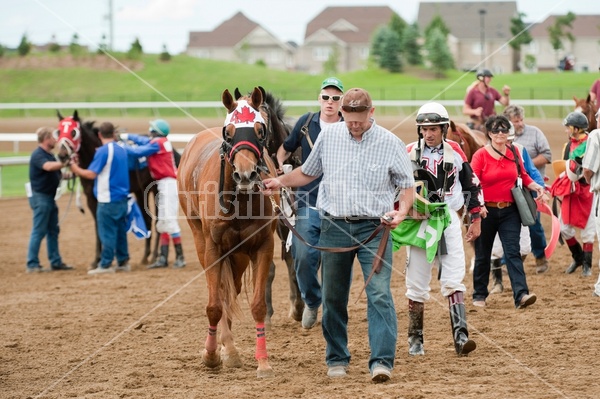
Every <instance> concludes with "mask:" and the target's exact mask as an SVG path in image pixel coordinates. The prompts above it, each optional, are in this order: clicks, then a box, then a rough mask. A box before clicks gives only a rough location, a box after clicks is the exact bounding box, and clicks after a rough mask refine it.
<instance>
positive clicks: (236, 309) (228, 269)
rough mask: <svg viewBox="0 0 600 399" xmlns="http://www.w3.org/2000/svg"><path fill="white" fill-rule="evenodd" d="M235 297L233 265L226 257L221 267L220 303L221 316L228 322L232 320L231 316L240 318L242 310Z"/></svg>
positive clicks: (236, 293)
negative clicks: (221, 307)
mask: <svg viewBox="0 0 600 399" xmlns="http://www.w3.org/2000/svg"><path fill="white" fill-rule="evenodd" d="M237 297H238V292H237V289H236V288H235V281H234V279H233V264H232V263H231V259H230V258H229V257H226V258H225V259H224V260H223V266H222V267H221V301H222V303H223V316H225V317H227V319H228V320H231V319H233V316H236V317H237V318H238V319H240V320H241V318H242V315H243V313H242V308H241V307H240V305H239V303H238V301H237Z"/></svg>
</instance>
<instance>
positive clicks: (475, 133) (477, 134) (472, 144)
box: [446, 121, 487, 162]
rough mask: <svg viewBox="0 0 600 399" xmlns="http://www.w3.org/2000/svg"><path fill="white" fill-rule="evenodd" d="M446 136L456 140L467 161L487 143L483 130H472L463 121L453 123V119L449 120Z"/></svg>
mask: <svg viewBox="0 0 600 399" xmlns="http://www.w3.org/2000/svg"><path fill="white" fill-rule="evenodd" d="M446 138H447V139H448V140H452V141H456V142H457V143H458V144H459V145H460V148H462V150H463V152H464V153H465V156H466V157H467V160H468V161H469V162H471V158H472V157H473V154H475V152H476V151H477V150H478V149H480V148H481V147H483V146H485V145H486V143H487V138H486V137H485V134H484V133H483V132H481V131H479V130H473V129H471V128H469V127H468V126H467V125H466V124H465V123H455V122H454V121H450V126H449V127H448V132H447V133H446Z"/></svg>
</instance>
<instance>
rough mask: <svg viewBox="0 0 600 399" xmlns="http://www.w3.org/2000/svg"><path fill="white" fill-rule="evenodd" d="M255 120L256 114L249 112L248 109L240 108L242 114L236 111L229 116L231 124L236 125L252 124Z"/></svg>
mask: <svg viewBox="0 0 600 399" xmlns="http://www.w3.org/2000/svg"><path fill="white" fill-rule="evenodd" d="M255 118H256V114H255V113H254V112H253V111H251V110H250V107H246V106H244V107H242V112H240V111H238V110H237V109H236V110H235V111H233V115H232V116H231V123H233V124H234V125H235V124H238V123H251V122H254V119H255Z"/></svg>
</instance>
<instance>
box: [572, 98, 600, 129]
mask: <svg viewBox="0 0 600 399" xmlns="http://www.w3.org/2000/svg"><path fill="white" fill-rule="evenodd" d="M573 100H574V101H575V109H574V111H579V112H581V113H583V114H584V115H585V116H586V117H587V119H588V122H589V124H590V126H589V128H588V132H591V131H592V130H594V129H596V128H597V127H598V125H597V123H596V112H598V105H596V104H594V103H593V102H592V99H591V98H590V95H589V94H588V95H587V98H577V97H575V96H573Z"/></svg>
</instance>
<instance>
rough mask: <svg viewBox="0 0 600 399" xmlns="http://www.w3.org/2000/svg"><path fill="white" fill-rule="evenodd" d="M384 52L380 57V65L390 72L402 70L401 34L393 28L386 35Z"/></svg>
mask: <svg viewBox="0 0 600 399" xmlns="http://www.w3.org/2000/svg"><path fill="white" fill-rule="evenodd" d="M384 38H385V39H384V41H383V47H382V54H381V56H380V57H379V66H380V67H381V68H382V69H386V70H388V71H390V72H395V73H397V72H402V58H400V36H398V33H397V32H396V31H394V30H392V29H389V30H388V31H387V32H386V35H385V37H384Z"/></svg>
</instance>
